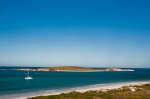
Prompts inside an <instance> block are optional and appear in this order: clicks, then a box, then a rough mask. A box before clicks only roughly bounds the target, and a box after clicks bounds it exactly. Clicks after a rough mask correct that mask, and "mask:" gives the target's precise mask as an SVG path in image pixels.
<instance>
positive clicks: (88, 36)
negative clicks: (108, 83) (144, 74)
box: [0, 0, 150, 67]
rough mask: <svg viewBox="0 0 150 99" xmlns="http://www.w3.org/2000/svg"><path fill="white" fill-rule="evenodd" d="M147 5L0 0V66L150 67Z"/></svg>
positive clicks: (140, 1)
mask: <svg viewBox="0 0 150 99" xmlns="http://www.w3.org/2000/svg"><path fill="white" fill-rule="evenodd" d="M149 4H150V1H149V0H13V1H12V0H1V1H0V65H19V66H20V65H21V66H22V65H24V66H25V65H26V66H27V65H34V66H51V65H52V66H53V65H79V66H98V67H104V66H105V67H111V66H112V67H114V66H115V67H150V62H149V59H150V52H149V51H150V6H149Z"/></svg>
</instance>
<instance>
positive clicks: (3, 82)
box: [0, 69, 150, 95]
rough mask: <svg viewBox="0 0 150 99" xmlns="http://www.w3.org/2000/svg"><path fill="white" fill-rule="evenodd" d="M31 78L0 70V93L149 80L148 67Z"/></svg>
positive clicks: (149, 70) (19, 72)
mask: <svg viewBox="0 0 150 99" xmlns="http://www.w3.org/2000/svg"><path fill="white" fill-rule="evenodd" d="M30 75H31V76H32V77H33V78H34V79H33V80H30V81H29V80H25V79H24V78H25V76H26V72H22V71H17V70H15V69H13V70H12V69H10V70H8V69H5V70H2V69H1V70H0V95H8V94H10V95H11V94H14V93H25V92H34V91H40V90H59V89H67V88H74V87H82V86H88V85H94V84H106V83H116V82H128V81H146V80H148V81H150V69H135V72H30Z"/></svg>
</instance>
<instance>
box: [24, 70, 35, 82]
mask: <svg viewBox="0 0 150 99" xmlns="http://www.w3.org/2000/svg"><path fill="white" fill-rule="evenodd" d="M25 79H26V80H32V79H33V78H32V77H31V76H29V69H28V73H27V77H25Z"/></svg>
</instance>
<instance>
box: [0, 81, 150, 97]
mask: <svg viewBox="0 0 150 99" xmlns="http://www.w3.org/2000/svg"><path fill="white" fill-rule="evenodd" d="M143 84H150V81H132V82H116V83H105V84H95V85H87V86H83V87H74V88H68V89H60V90H58V89H57V90H42V91H35V92H28V93H18V94H10V95H4V96H0V98H3V99H27V98H32V97H38V96H50V95H59V94H61V93H69V92H73V91H76V92H80V93H84V92H87V91H107V90H112V89H118V88H121V87H123V86H135V85H143Z"/></svg>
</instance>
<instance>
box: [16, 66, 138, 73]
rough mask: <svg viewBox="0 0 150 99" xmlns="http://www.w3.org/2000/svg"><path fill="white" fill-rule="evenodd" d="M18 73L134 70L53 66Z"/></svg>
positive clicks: (24, 69)
mask: <svg viewBox="0 0 150 99" xmlns="http://www.w3.org/2000/svg"><path fill="white" fill-rule="evenodd" d="M18 70H19V71H27V70H29V71H45V72H46V71H47V72H48V71H58V72H59V71H60V72H100V71H105V72H109V71H118V72H133V71H135V70H134V69H122V68H90V67H79V66H55V67H42V68H41V67H40V68H34V69H31V68H19V69H18Z"/></svg>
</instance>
